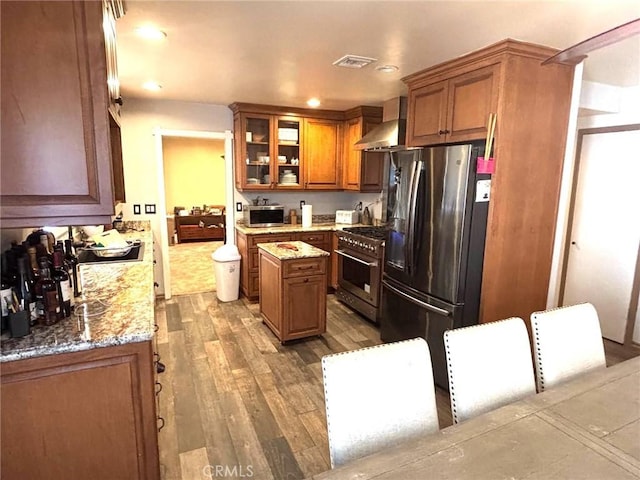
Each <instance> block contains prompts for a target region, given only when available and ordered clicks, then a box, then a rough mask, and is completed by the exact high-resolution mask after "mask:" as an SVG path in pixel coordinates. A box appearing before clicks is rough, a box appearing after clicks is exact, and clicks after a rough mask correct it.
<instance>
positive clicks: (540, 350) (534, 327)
mask: <svg viewBox="0 0 640 480" xmlns="http://www.w3.org/2000/svg"><path fill="white" fill-rule="evenodd" d="M531 333H532V336H533V348H534V358H535V365H536V379H537V385H538V391H539V392H542V391H544V390H546V389H548V388H550V387H553V386H555V385H558V384H559V383H563V382H566V381H567V380H571V379H572V378H574V377H577V376H579V375H581V374H583V373H586V372H588V371H591V370H594V369H596V368H605V367H606V359H605V355H604V345H603V343H602V332H601V331H600V321H599V320H598V312H596V309H595V307H594V306H593V305H592V304H590V303H581V304H579V305H572V306H568V307H560V308H554V309H551V310H546V311H544V312H533V313H532V314H531Z"/></svg>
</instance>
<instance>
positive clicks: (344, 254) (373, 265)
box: [334, 250, 378, 267]
mask: <svg viewBox="0 0 640 480" xmlns="http://www.w3.org/2000/svg"><path fill="white" fill-rule="evenodd" d="M334 252H336V253H337V254H338V255H342V256H343V257H347V258H350V259H351V260H353V261H356V262H358V263H361V264H363V265H366V266H367V267H377V266H378V262H365V261H364V260H360V259H359V258H358V257H354V256H353V255H349V254H348V253H345V252H344V250H334Z"/></svg>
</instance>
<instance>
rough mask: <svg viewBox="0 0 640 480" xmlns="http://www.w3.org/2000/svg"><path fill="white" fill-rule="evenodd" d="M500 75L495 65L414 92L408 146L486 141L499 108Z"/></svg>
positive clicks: (414, 89)
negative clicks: (490, 124)
mask: <svg viewBox="0 0 640 480" xmlns="http://www.w3.org/2000/svg"><path fill="white" fill-rule="evenodd" d="M499 74H500V64H494V65H489V66H487V67H483V68H479V69H477V70H473V71H471V72H467V73H464V74H461V75H456V76H454V77H452V78H449V79H446V80H440V81H436V82H435V83H427V84H423V82H420V83H419V85H420V86H416V87H415V88H412V89H410V91H409V112H408V121H407V145H408V146H413V147H417V146H424V145H433V144H438V143H452V142H461V141H466V140H477V139H482V138H484V137H485V136H486V134H487V120H488V119H489V114H490V113H495V111H496V109H497V105H498V79H499ZM438 78H439V77H432V78H431V79H430V80H431V81H433V80H436V79H438Z"/></svg>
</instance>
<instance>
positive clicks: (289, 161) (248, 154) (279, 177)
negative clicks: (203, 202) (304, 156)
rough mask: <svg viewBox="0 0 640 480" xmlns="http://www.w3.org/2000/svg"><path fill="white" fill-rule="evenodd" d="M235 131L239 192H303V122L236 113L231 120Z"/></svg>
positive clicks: (295, 118) (280, 116)
mask: <svg viewBox="0 0 640 480" xmlns="http://www.w3.org/2000/svg"><path fill="white" fill-rule="evenodd" d="M232 108H233V106H232ZM234 130H235V132H236V135H237V136H236V138H237V139H238V141H236V142H235V149H236V151H235V161H236V188H237V189H238V190H265V189H273V188H275V189H279V190H299V189H300V188H302V181H303V178H302V177H303V175H304V172H303V169H302V160H301V158H300V157H301V149H300V145H301V142H302V119H300V118H298V117H296V116H286V115H277V114H276V115H271V114H268V113H260V112H257V113H253V112H238V113H236V115H235V116H234ZM285 175H287V176H286V177H285ZM292 175H294V176H295V177H292Z"/></svg>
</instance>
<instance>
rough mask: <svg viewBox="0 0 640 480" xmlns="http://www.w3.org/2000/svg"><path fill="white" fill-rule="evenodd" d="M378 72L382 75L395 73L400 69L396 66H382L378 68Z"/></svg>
mask: <svg viewBox="0 0 640 480" xmlns="http://www.w3.org/2000/svg"><path fill="white" fill-rule="evenodd" d="M376 70H377V71H379V72H382V73H393V72H397V71H398V67H396V66H395V65H380V66H379V67H376Z"/></svg>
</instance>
